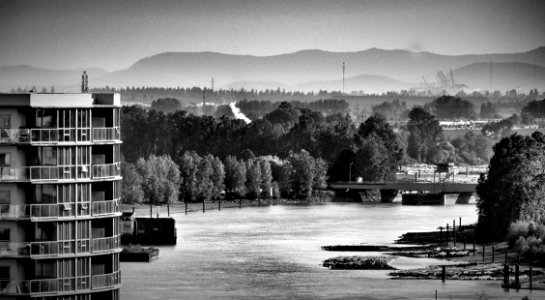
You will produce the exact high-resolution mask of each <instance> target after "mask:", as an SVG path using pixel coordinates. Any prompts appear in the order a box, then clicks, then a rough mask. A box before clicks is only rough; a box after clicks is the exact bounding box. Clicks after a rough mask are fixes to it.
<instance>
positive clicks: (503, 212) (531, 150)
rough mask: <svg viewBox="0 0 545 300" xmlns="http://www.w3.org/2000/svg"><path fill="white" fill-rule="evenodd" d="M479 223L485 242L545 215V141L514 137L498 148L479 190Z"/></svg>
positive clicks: (537, 137) (539, 137)
mask: <svg viewBox="0 0 545 300" xmlns="http://www.w3.org/2000/svg"><path fill="white" fill-rule="evenodd" d="M477 194H478V195H479V200H478V202H477V208H478V213H479V221H478V225H477V233H478V236H479V237H480V239H481V240H483V241H491V240H493V241H498V240H501V239H502V238H503V237H504V236H505V234H506V232H507V230H508V228H509V225H510V224H511V223H512V222H515V221H517V220H520V219H528V218H530V217H532V216H533V215H534V214H535V213H539V214H540V216H541V217H543V215H544V212H545V211H544V209H545V206H544V201H543V199H544V196H545V137H544V136H543V134H542V133H540V132H535V133H534V134H532V136H521V135H518V134H513V135H511V136H509V137H506V138H503V139H502V140H501V141H500V142H499V143H497V144H496V145H495V146H494V155H493V156H492V159H491V160H490V165H489V167H488V174H486V175H485V176H481V178H480V179H479V184H478V186H477Z"/></svg>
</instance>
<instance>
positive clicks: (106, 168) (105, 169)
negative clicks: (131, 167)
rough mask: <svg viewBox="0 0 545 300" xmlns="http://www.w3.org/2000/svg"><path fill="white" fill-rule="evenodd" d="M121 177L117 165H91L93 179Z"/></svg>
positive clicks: (118, 165)
mask: <svg viewBox="0 0 545 300" xmlns="http://www.w3.org/2000/svg"><path fill="white" fill-rule="evenodd" d="M117 176H121V169H120V164H119V163H113V164H96V165H93V178H97V179H99V178H111V177H117Z"/></svg>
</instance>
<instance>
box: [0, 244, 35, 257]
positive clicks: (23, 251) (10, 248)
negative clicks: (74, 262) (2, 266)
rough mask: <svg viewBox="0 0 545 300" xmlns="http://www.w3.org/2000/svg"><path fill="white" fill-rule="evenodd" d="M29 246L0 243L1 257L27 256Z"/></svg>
mask: <svg viewBox="0 0 545 300" xmlns="http://www.w3.org/2000/svg"><path fill="white" fill-rule="evenodd" d="M28 253H29V244H27V243H19V242H0V257H5V256H27V255H28Z"/></svg>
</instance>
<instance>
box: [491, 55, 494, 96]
mask: <svg viewBox="0 0 545 300" xmlns="http://www.w3.org/2000/svg"><path fill="white" fill-rule="evenodd" d="M493 92H494V91H493V90H492V59H490V93H493Z"/></svg>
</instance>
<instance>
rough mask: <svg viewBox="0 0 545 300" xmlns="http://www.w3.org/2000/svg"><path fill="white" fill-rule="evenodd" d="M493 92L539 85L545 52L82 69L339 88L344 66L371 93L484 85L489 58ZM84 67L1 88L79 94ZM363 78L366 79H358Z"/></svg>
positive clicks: (221, 60) (350, 55)
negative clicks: (444, 79) (441, 81)
mask: <svg viewBox="0 0 545 300" xmlns="http://www.w3.org/2000/svg"><path fill="white" fill-rule="evenodd" d="M491 60H492V61H493V64H492V84H493V88H494V89H500V90H505V89H510V88H517V87H520V88H521V89H524V90H526V89H529V88H532V87H533V70H534V66H533V64H534V61H535V64H536V65H537V67H536V83H537V84H538V87H541V88H544V87H545V78H544V77H545V72H544V66H545V47H540V48H537V49H535V50H532V51H528V52H522V53H511V54H478V55H477V54H476V55H456V56H453V55H439V54H434V53H429V52H410V51H405V50H382V49H376V48H373V49H368V50H364V51H358V52H328V51H321V50H304V51H299V52H295V53H289V54H282V55H273V56H251V55H231V54H222V53H215V52H197V53H188V52H176V53H162V54H158V55H154V56H151V57H147V58H144V59H141V60H139V61H137V62H136V63H135V64H134V65H132V66H131V67H130V68H128V69H125V70H119V71H114V72H106V71H104V70H101V69H87V73H88V74H89V84H90V86H91V87H104V86H114V87H125V86H160V87H177V86H183V87H192V86H206V87H210V81H211V78H214V80H215V82H216V88H220V87H226V88H237V89H238V88H241V87H244V88H246V89H252V88H254V89H259V90H262V89H266V88H274V89H276V88H277V87H280V88H286V89H291V90H320V89H322V90H324V89H325V90H341V89H342V81H341V78H342V68H341V66H342V63H343V62H345V64H346V73H345V76H346V80H345V91H347V92H350V91H353V90H356V91H359V90H363V91H365V92H376V91H385V90H400V89H408V88H411V87H418V86H421V84H420V83H421V82H423V79H422V78H424V79H426V81H428V82H435V76H436V73H437V71H443V72H445V73H447V72H449V70H451V69H452V71H453V74H454V77H455V80H456V82H457V83H464V84H467V85H468V86H469V87H468V89H489V88H490V61H491ZM81 72H82V70H47V69H39V68H33V67H29V66H22V65H19V66H9V67H0V90H4V91H6V90H9V89H11V88H15V87H18V86H20V87H25V86H26V87H31V86H37V87H42V86H47V87H49V86H51V85H54V86H55V87H56V88H58V89H60V90H62V89H75V90H77V89H78V87H79V84H80V78H81ZM363 74H365V75H363Z"/></svg>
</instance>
